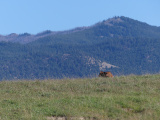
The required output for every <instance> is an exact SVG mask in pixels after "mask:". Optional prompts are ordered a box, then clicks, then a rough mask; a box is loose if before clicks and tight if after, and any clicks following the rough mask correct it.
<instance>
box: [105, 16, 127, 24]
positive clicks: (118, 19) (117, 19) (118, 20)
mask: <svg viewBox="0 0 160 120" xmlns="http://www.w3.org/2000/svg"><path fill="white" fill-rule="evenodd" d="M121 22H124V21H123V19H122V18H121V17H113V18H109V19H108V20H104V21H103V22H102V24H105V25H109V26H113V25H114V24H116V23H121Z"/></svg>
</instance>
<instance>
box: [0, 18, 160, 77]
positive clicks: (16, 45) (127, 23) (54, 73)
mask: <svg viewBox="0 0 160 120" xmlns="http://www.w3.org/2000/svg"><path fill="white" fill-rule="evenodd" d="M14 36H15V35H14ZM16 36H17V37H19V35H16ZM26 36H30V39H29V38H27V39H26ZM37 36H41V37H37ZM1 37H3V38H5V39H3V40H2V39H1ZM1 37H0V40H1V41H2V42H0V52H1V54H0V66H1V69H0V79H44V78H63V77H96V76H97V75H98V73H99V71H100V70H104V71H111V72H113V74H114V75H127V74H147V73H151V74H152V73H159V71H160V63H159V60H160V27H156V26H151V25H148V24H146V23H143V22H140V21H137V20H133V19H130V18H127V17H114V18H111V19H108V20H104V21H102V22H99V23H97V24H95V25H92V26H89V27H81V28H75V29H72V30H68V31H60V32H52V31H45V32H43V33H39V34H37V35H30V34H27V33H26V34H24V35H23V37H24V39H23V37H22V35H21V39H16V40H7V36H1ZM24 40H27V42H24ZM6 41H10V42H6Z"/></svg>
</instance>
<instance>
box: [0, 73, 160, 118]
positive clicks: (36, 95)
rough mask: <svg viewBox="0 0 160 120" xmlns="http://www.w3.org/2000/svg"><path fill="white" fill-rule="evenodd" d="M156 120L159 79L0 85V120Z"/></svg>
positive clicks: (159, 105)
mask: <svg viewBox="0 0 160 120" xmlns="http://www.w3.org/2000/svg"><path fill="white" fill-rule="evenodd" d="M51 116H66V117H84V118H86V119H89V118H94V119H95V120H107V119H110V120H112V119H113V120H114V119H115V120H117V119H120V120H121V119H122V120H129V119H130V120H151V119H154V120H158V119H159V118H160V75H144V76H134V75H133V76H121V77H114V78H93V79H64V80H42V81H40V80H35V81H25V80H22V81H2V82H0V120H45V119H47V117H51Z"/></svg>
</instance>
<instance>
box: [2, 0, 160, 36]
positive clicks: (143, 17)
mask: <svg viewBox="0 0 160 120" xmlns="http://www.w3.org/2000/svg"><path fill="white" fill-rule="evenodd" d="M114 16H126V17H130V18H133V19H136V20H139V21H142V22H146V23H148V24H150V25H155V26H160V0H0V34H2V35H7V34H10V33H18V34H21V33H25V32H28V33H31V34H36V33H39V32H42V31H44V30H52V31H61V30H68V29H72V28H75V27H81V26H90V25H93V24H95V23H97V22H100V21H103V20H106V19H108V18H112V17H114Z"/></svg>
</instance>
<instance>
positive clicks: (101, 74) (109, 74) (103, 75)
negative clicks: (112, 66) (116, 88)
mask: <svg viewBox="0 0 160 120" xmlns="http://www.w3.org/2000/svg"><path fill="white" fill-rule="evenodd" d="M99 77H114V76H113V75H112V73H111V72H103V71H101V72H100V73H99Z"/></svg>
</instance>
